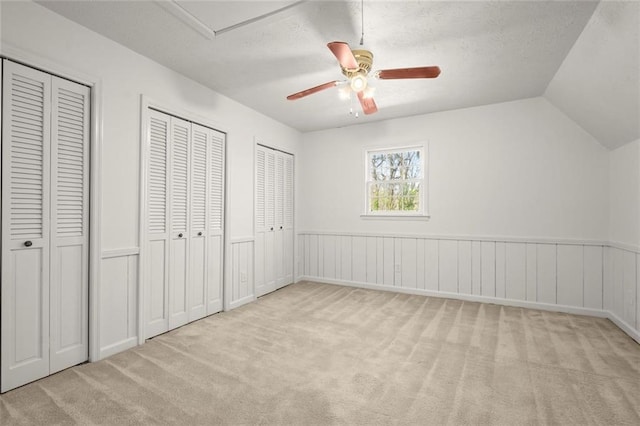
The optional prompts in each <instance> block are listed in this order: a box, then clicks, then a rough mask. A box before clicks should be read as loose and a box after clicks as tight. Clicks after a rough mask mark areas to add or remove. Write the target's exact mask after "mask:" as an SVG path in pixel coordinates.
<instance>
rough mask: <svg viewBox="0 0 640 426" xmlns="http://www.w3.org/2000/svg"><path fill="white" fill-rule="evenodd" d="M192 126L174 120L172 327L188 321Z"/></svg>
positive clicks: (172, 123)
mask: <svg viewBox="0 0 640 426" xmlns="http://www.w3.org/2000/svg"><path fill="white" fill-rule="evenodd" d="M190 133H191V124H190V123H189V122H188V121H185V120H180V119H178V118H175V117H172V118H171V143H170V147H171V171H170V176H171V178H170V181H171V198H170V199H171V213H170V217H171V234H170V238H169V242H170V255H169V259H170V264H169V271H170V272H169V273H170V279H169V300H170V304H169V328H170V329H171V328H175V327H179V326H181V325H183V324H186V323H187V322H188V320H189V318H188V317H189V314H188V310H189V309H188V306H189V289H188V287H187V283H188V282H189V277H188V271H189V267H188V261H189V246H188V242H189V240H190V238H189V235H188V226H189V215H188V209H189V181H190V179H189V142H190V139H191V138H190Z"/></svg>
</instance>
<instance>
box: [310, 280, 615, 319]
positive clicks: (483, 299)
mask: <svg viewBox="0 0 640 426" xmlns="http://www.w3.org/2000/svg"><path fill="white" fill-rule="evenodd" d="M299 281H314V282H319V283H324V284H334V285H343V286H347V287H357V288H366V289H370V290H382V291H391V292H396V293H404V294H415V295H418V296H429V297H440V298H445V299H456V300H464V301H466V302H480V303H493V304H496V305H504V306H514V307H518V308H527V309H538V310H542V311H551V312H564V313H567V314H575V315H587V316H591V317H598V318H607V312H605V311H603V310H600V309H590V308H580V307H575V306H566V305H554V304H550V303H541V302H530V301H525V300H514V299H502V298H498V297H487V296H478V295H473V294H459V293H448V292H444V291H433V290H424V289H421V288H404V287H389V286H384V285H378V284H369V283H362V282H357V281H346V280H332V279H327V278H318V277H310V276H306V275H305V276H303V277H300V280H299Z"/></svg>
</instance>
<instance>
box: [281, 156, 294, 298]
mask: <svg viewBox="0 0 640 426" xmlns="http://www.w3.org/2000/svg"><path fill="white" fill-rule="evenodd" d="M283 155H284V195H283V197H282V198H283V202H284V233H283V239H284V242H283V246H284V252H283V253H284V254H283V257H284V259H283V263H284V271H283V275H282V278H281V281H280V283H281V286H284V285H287V284H291V283H292V282H293V259H294V254H293V241H294V233H293V231H294V228H293V206H294V204H293V202H294V193H293V190H294V188H293V179H294V162H293V155H290V154H283Z"/></svg>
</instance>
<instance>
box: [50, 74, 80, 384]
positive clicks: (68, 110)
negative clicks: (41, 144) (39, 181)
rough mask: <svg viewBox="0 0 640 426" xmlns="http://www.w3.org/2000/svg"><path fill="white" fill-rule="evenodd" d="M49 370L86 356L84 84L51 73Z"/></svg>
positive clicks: (67, 364)
mask: <svg viewBox="0 0 640 426" xmlns="http://www.w3.org/2000/svg"><path fill="white" fill-rule="evenodd" d="M51 129H52V131H51V172H52V173H51V218H52V221H51V278H50V292H51V302H50V307H51V331H50V338H51V342H50V351H51V367H50V373H55V372H57V371H60V370H62V369H65V368H68V367H71V366H73V365H76V364H79V363H81V362H84V361H86V360H87V359H88V356H89V331H88V323H89V315H88V313H89V306H88V300H89V281H88V277H89V268H88V265H89V259H88V253H89V248H88V245H89V233H88V229H89V228H88V221H89V196H88V195H89V173H88V172H89V170H88V164H89V144H88V141H89V88H88V87H85V86H82V85H80V84H77V83H72V82H70V81H67V80H63V79H60V78H57V77H52V120H51Z"/></svg>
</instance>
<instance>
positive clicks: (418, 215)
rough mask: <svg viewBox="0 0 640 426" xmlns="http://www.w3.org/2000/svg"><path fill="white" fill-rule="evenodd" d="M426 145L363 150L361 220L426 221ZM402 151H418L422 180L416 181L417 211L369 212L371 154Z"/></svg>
mask: <svg viewBox="0 0 640 426" xmlns="http://www.w3.org/2000/svg"><path fill="white" fill-rule="evenodd" d="M427 148H428V145H427V143H426V142H423V143H418V144H415V145H403V146H397V147H384V148H378V147H375V148H365V149H364V188H363V189H364V203H363V213H362V214H361V215H360V216H361V217H362V218H365V219H366V218H373V219H428V218H429V213H428V211H429V210H428V204H427V200H428V190H429V188H428V179H427V176H428V168H427V167H428V149H427ZM404 151H420V168H421V171H422V178H421V179H418V180H417V181H419V182H420V198H419V206H420V210H418V211H401V210H398V211H370V210H369V205H370V200H369V194H370V192H369V187H370V185H371V184H372V183H374V181H373V180H372V179H371V169H370V167H371V155H373V154H386V153H392V152H404Z"/></svg>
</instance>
